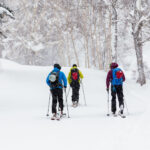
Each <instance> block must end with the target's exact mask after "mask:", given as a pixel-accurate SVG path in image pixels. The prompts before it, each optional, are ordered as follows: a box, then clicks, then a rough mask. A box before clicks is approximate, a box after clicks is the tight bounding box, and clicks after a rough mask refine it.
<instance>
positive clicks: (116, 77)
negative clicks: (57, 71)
mask: <svg viewBox="0 0 150 150" xmlns="http://www.w3.org/2000/svg"><path fill="white" fill-rule="evenodd" d="M112 77H113V79H112V81H111V83H112V85H122V83H123V72H122V70H121V69H120V68H115V69H112Z"/></svg>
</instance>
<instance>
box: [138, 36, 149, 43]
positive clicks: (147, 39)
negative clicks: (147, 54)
mask: <svg viewBox="0 0 150 150" xmlns="http://www.w3.org/2000/svg"><path fill="white" fill-rule="evenodd" d="M147 41H150V37H148V38H146V39H145V40H143V41H141V42H140V43H141V44H143V43H145V42H147Z"/></svg>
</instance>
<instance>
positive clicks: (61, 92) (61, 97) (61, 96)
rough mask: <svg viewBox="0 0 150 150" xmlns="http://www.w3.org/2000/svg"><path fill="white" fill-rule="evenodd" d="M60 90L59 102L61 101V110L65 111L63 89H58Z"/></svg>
mask: <svg viewBox="0 0 150 150" xmlns="http://www.w3.org/2000/svg"><path fill="white" fill-rule="evenodd" d="M57 90H58V102H59V108H60V110H61V112H63V107H64V104H63V90H62V89H57Z"/></svg>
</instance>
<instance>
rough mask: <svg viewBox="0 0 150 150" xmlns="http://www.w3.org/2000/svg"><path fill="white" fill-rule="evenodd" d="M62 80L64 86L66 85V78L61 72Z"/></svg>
mask: <svg viewBox="0 0 150 150" xmlns="http://www.w3.org/2000/svg"><path fill="white" fill-rule="evenodd" d="M62 80H63V82H64V87H67V78H66V76H65V74H64V73H63V72H62Z"/></svg>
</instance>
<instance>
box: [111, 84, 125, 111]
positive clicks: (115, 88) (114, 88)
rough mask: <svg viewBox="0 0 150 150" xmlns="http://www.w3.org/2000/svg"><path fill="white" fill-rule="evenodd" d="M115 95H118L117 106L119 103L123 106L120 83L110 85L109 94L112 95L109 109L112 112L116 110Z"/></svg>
mask: <svg viewBox="0 0 150 150" xmlns="http://www.w3.org/2000/svg"><path fill="white" fill-rule="evenodd" d="M116 95H117V97H118V101H119V107H120V106H121V105H122V106H123V107H124V100H123V97H124V96H123V88H122V85H115V86H111V96H112V101H111V111H112V112H114V113H115V112H116Z"/></svg>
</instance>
